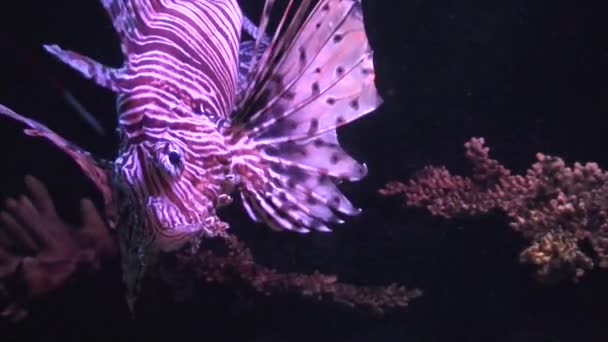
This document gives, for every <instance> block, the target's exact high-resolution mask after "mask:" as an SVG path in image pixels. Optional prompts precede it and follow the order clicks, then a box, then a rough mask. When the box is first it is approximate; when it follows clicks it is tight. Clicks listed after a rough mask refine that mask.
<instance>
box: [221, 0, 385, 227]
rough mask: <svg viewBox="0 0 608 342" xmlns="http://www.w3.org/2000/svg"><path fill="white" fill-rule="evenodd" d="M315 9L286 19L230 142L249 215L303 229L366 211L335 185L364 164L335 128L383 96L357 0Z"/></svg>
mask: <svg viewBox="0 0 608 342" xmlns="http://www.w3.org/2000/svg"><path fill="white" fill-rule="evenodd" d="M290 4H291V1H290V3H289V4H288V8H289V7H290ZM310 6H311V5H310V1H306V0H304V1H302V2H301V5H300V6H299V7H298V8H297V9H296V10H295V13H294V14H293V15H292V17H291V20H289V25H287V26H286V27H285V28H284V29H282V27H281V24H280V25H279V28H278V30H281V33H280V34H275V36H274V38H273V41H272V42H271V44H270V46H269V48H268V49H267V50H266V53H264V55H263V56H262V58H261V61H260V63H259V64H257V66H256V68H255V69H254V70H253V71H252V74H253V75H254V76H253V77H252V78H251V80H252V81H251V83H250V84H251V86H250V88H249V89H247V90H246V95H245V96H244V98H243V100H242V102H241V103H240V105H239V111H238V112H237V113H235V115H234V117H233V121H232V123H233V126H232V130H231V134H232V136H231V137H230V139H228V141H232V143H233V145H232V148H233V150H234V156H235V157H234V159H233V168H234V172H235V173H237V174H238V176H239V178H240V179H241V191H242V192H241V197H242V199H243V203H244V205H245V208H246V209H247V211H248V213H249V215H250V216H251V217H252V218H253V219H254V220H256V221H264V222H266V223H267V224H269V225H270V226H271V227H272V228H275V229H279V230H282V229H288V230H294V231H300V232H307V231H309V230H310V229H315V230H318V231H329V228H328V227H327V225H326V224H327V223H334V222H336V223H339V222H342V220H341V219H340V218H339V217H338V216H337V214H338V213H341V214H345V215H356V214H358V213H359V212H360V209H357V208H355V207H354V206H353V205H352V204H351V202H350V201H349V200H348V199H347V198H346V197H345V196H344V195H343V194H342V193H341V191H340V190H339V189H338V186H337V185H338V183H339V182H340V181H342V180H349V181H357V180H360V179H361V178H363V177H364V176H365V175H366V173H367V168H366V167H365V165H364V164H361V163H359V162H357V161H356V160H354V159H353V158H352V157H351V156H350V155H349V154H348V153H347V152H345V151H344V150H343V149H342V147H341V146H340V143H339V142H338V136H337V133H336V129H337V128H338V127H340V126H343V125H345V124H347V123H349V122H352V121H353V120H355V119H357V118H360V117H361V116H363V115H366V114H368V113H370V112H371V111H373V110H374V109H376V108H377V107H378V106H380V104H381V102H382V100H381V98H380V96H379V95H378V92H377V90H376V87H375V84H374V77H375V73H374V67H373V59H372V51H371V48H370V46H369V43H368V39H367V35H366V33H365V29H364V25H363V17H362V11H361V4H360V2H359V1H354V0H350V1H340V0H322V1H318V2H317V3H316V6H314V8H312V10H311V9H310V8H309V7H310ZM306 13H308V15H305V14H306ZM286 16H287V14H285V15H284V18H283V19H285V18H286ZM284 21H286V20H282V22H284Z"/></svg>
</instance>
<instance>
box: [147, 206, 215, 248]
mask: <svg viewBox="0 0 608 342" xmlns="http://www.w3.org/2000/svg"><path fill="white" fill-rule="evenodd" d="M195 203H196V202H191V203H187V205H189V206H193V205H194V204H195ZM185 204H186V203H183V202H181V203H174V202H172V201H171V200H170V199H169V198H167V197H150V198H148V203H147V205H146V211H147V215H148V217H149V218H150V221H149V224H150V227H149V228H150V230H151V231H152V234H153V235H154V237H155V241H156V242H157V245H158V247H159V248H160V249H161V250H163V251H171V250H175V249H177V248H180V247H181V246H183V245H184V244H185V243H187V242H189V241H190V240H192V239H194V238H196V237H198V236H201V235H205V234H206V233H207V230H208V228H207V226H208V225H209V217H210V216H213V215H210V212H209V209H208V207H207V206H206V205H204V204H203V203H198V204H197V205H196V208H187V207H185Z"/></svg>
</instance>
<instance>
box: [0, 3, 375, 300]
mask: <svg viewBox="0 0 608 342" xmlns="http://www.w3.org/2000/svg"><path fill="white" fill-rule="evenodd" d="M101 2H102V4H103V6H104V8H105V9H106V11H107V13H108V14H109V16H110V18H111V20H112V23H113V26H114V28H115V30H116V32H117V33H118V36H119V38H120V42H121V49H122V51H123V53H124V56H125V63H124V65H123V66H122V67H120V68H111V67H108V66H105V65H102V64H100V63H99V62H96V61H94V60H92V59H90V58H88V57H84V56H81V55H79V54H77V53H75V52H72V51H66V50H62V49H61V48H59V47H57V46H55V45H53V46H46V49H47V50H48V51H49V52H50V53H52V54H54V55H55V56H56V57H58V58H59V59H60V60H61V61H63V62H65V63H67V64H68V65H70V66H72V67H73V68H74V69H76V70H78V71H79V72H80V73H81V74H83V75H84V76H85V77H87V78H89V79H92V80H93V81H94V82H96V83H97V84H98V85H100V86H102V87H105V88H108V89H111V90H112V91H114V92H115V93H116V94H117V108H118V126H119V132H120V138H121V145H120V146H121V147H120V151H119V153H118V155H117V158H116V159H115V161H114V162H113V163H105V162H102V161H99V160H98V159H96V158H94V157H92V156H91V155H90V154H89V153H87V152H85V151H84V150H82V149H80V148H78V147H76V146H75V145H73V144H71V143H69V142H67V141H66V140H64V139H63V138H61V137H60V136H58V135H57V134H55V133H53V132H52V131H51V130H49V129H48V128H47V127H45V126H43V125H41V124H39V123H37V122H35V121H33V120H30V119H27V118H25V117H23V116H21V115H18V114H16V113H15V112H13V111H11V110H10V109H8V108H6V107H0V113H2V114H5V115H8V116H10V117H12V118H14V119H17V120H19V121H21V122H23V123H25V124H26V125H27V126H29V129H27V130H26V132H27V133H28V134H30V135H39V136H44V137H46V138H48V139H50V140H51V141H52V142H53V143H55V144H56V145H58V146H59V147H60V148H61V149H63V150H64V151H65V152H66V153H68V154H69V155H71V156H72V157H73V158H74V159H75V161H76V162H77V163H78V164H79V165H80V166H81V168H82V169H83V171H84V172H85V174H86V175H87V176H88V177H89V178H90V179H91V180H92V181H93V182H95V184H96V185H97V186H98V188H99V189H100V191H101V192H102V194H103V196H104V200H105V204H106V215H107V218H108V220H109V221H111V222H113V224H114V225H115V227H116V229H117V231H118V234H119V240H120V242H121V252H122V258H123V266H124V272H125V280H126V282H127V285H128V288H130V289H131V290H133V288H134V286H135V285H134V284H135V283H137V279H138V278H139V276H140V275H141V270H142V269H143V266H142V265H143V264H145V262H146V260H148V259H149V258H148V256H150V255H153V254H154V251H158V250H162V251H171V250H175V249H177V248H180V247H181V246H183V245H184V243H186V242H190V241H193V240H196V239H197V238H199V237H201V236H214V235H217V234H221V233H222V232H223V231H224V230H225V229H226V228H227V225H226V224H225V223H223V222H222V221H221V220H220V219H219V218H218V217H217V216H216V209H217V208H218V207H219V206H221V205H225V204H228V203H230V202H231V197H230V194H231V192H232V191H233V190H235V189H236V190H238V191H239V193H240V196H241V198H242V201H243V204H244V207H245V209H246V210H247V212H248V214H249V215H250V216H251V217H252V218H253V219H254V220H256V221H258V222H264V223H266V224H267V225H268V226H270V227H271V228H273V229H276V230H291V231H297V232H308V231H310V230H311V229H313V230H317V231H329V227H328V224H330V223H340V222H342V220H341V219H340V217H339V215H340V214H343V215H356V214H358V213H359V212H360V210H359V209H357V208H355V207H354V206H353V205H352V204H351V202H350V201H349V200H348V199H347V198H346V197H345V196H344V195H343V194H342V193H341V192H340V190H339V189H338V187H337V184H338V183H339V182H340V181H343V180H349V181H356V180H359V179H361V178H362V177H364V176H365V174H366V171H367V170H366V168H365V165H363V164H360V163H358V162H357V161H355V160H354V159H353V158H352V157H350V156H349V155H348V154H347V153H346V152H345V151H344V150H343V149H342V147H341V146H340V144H339V142H338V138H337V133H336V129H337V128H338V127H340V126H342V125H345V124H347V123H349V122H351V121H353V120H355V119H357V118H359V117H361V116H363V115H365V114H367V113H369V112H371V111H372V110H374V109H375V108H377V107H378V106H379V105H380V103H381V100H380V97H379V96H378V94H377V91H376V88H375V85H374V69H373V63H372V52H371V49H370V47H369V43H368V40H367V36H366V34H365V30H364V25H363V18H362V10H361V4H360V1H359V0H317V1H312V0H303V1H300V2H299V3H298V4H295V3H294V1H293V0H289V1H286V10H285V11H284V13H283V15H282V17H281V20H280V21H279V23H278V26H277V28H276V31H275V33H274V34H273V36H272V38H270V37H269V36H267V35H266V34H265V30H266V27H267V25H268V21H269V15H270V13H271V12H272V11H271V10H272V7H273V3H274V1H273V0H266V4H265V8H264V14H263V15H262V17H261V20H260V27H259V30H258V28H250V29H249V30H247V31H248V32H251V31H256V32H255V33H253V35H254V36H256V37H254V38H256V40H255V42H254V41H241V30H242V28H243V16H242V14H241V10H240V8H239V6H238V3H237V1H236V0H199V1H194V0H102V1H101ZM245 24H246V25H251V23H250V22H248V21H246V22H245Z"/></svg>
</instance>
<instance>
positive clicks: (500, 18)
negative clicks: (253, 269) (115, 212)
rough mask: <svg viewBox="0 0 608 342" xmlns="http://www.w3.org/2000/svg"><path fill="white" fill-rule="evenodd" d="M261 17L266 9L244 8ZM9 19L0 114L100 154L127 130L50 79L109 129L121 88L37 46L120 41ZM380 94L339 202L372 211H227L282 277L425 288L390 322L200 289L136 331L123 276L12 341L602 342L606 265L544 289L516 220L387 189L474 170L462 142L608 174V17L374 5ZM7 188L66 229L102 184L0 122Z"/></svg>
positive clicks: (507, 4) (91, 26) (540, 8)
mask: <svg viewBox="0 0 608 342" xmlns="http://www.w3.org/2000/svg"><path fill="white" fill-rule="evenodd" d="M245 2H246V3H247V6H245V11H246V12H247V13H248V14H250V15H251V16H252V17H254V16H255V14H256V13H259V12H256V11H258V10H259V8H260V5H261V4H262V1H261V0H256V1H243V3H245ZM14 3H16V2H13V3H11V5H10V6H8V5H5V6H3V9H2V12H1V14H0V16H1V20H2V24H1V25H2V30H1V31H0V32H1V33H0V34H1V36H0V39H1V40H0V47H1V49H2V50H1V51H2V54H1V58H2V60H1V63H0V103H3V104H5V105H8V106H9V107H11V108H13V109H15V110H16V111H18V112H20V113H22V114H25V115H28V116H31V117H33V118H36V119H39V120H40V121H42V122H43V123H45V124H46V125H48V126H49V127H51V128H53V129H54V130H55V131H57V132H58V133H60V134H62V135H63V136H65V137H67V138H68V139H70V140H72V141H75V142H77V143H78V144H79V145H81V146H83V147H85V148H87V149H89V150H90V151H92V152H94V153H97V154H99V155H102V156H105V157H109V158H110V157H112V156H113V153H114V152H115V151H116V142H115V140H114V135H113V134H109V135H107V136H105V137H100V136H98V135H96V134H95V133H94V132H93V131H92V130H91V129H90V128H89V127H88V126H87V125H86V124H85V123H84V122H83V121H82V120H81V119H80V118H79V117H78V115H77V114H76V112H75V111H74V110H73V109H72V108H71V107H70V106H69V105H68V104H67V103H66V102H65V100H64V99H63V97H62V96H61V92H60V91H59V90H58V88H54V87H53V84H52V82H50V81H48V79H49V77H50V79H54V80H56V81H58V82H60V83H61V84H62V85H63V87H65V88H66V89H69V90H70V91H71V92H72V93H73V94H74V95H75V96H76V97H77V98H78V99H79V100H80V101H81V102H82V103H83V104H84V105H85V106H86V107H87V109H89V111H91V112H92V113H94V114H95V115H96V116H97V117H98V118H100V120H101V121H102V123H103V126H104V127H105V129H106V130H107V131H109V132H110V133H112V130H113V128H114V127H115V121H116V116H115V110H114V99H113V95H112V94H111V93H109V92H108V91H105V90H103V89H100V88H98V87H97V86H95V85H94V84H93V83H92V82H89V81H86V80H83V79H82V78H81V77H80V76H79V75H78V74H77V73H76V72H73V71H71V70H70V69H69V68H68V67H66V66H64V65H61V64H60V63H59V62H57V61H55V60H54V59H53V58H52V57H50V56H48V55H46V54H45V53H44V52H43V51H42V49H41V44H43V43H57V44H60V45H61V46H62V47H63V48H68V49H73V50H76V51H79V52H81V53H83V54H85V55H88V56H91V57H94V58H95V59H97V60H100V61H102V62H104V63H106V64H110V65H114V66H118V65H120V64H121V62H122V56H121V53H120V49H119V46H118V41H117V38H116V37H115V35H114V32H113V29H112V27H111V25H110V22H109V20H108V19H107V17H106V15H105V12H104V11H103V9H102V7H101V5H100V4H98V2H97V1H67V0H55V1H34V0H22V1H20V2H19V5H14ZM364 13H365V16H366V24H367V30H368V34H369V38H370V41H371V43H372V46H373V48H374V50H375V64H376V70H377V85H378V87H379V90H380V93H381V94H382V96H383V98H384V100H385V103H384V104H383V106H382V107H381V108H380V109H379V110H378V111H376V112H374V113H373V114H371V115H369V116H367V117H365V118H363V119H361V120H360V121H358V122H356V123H354V124H352V125H350V126H349V127H347V128H344V129H342V130H341V131H340V135H341V140H342V142H343V145H344V146H345V147H346V148H347V149H348V150H349V151H350V152H352V154H353V155H354V156H355V157H356V158H358V159H360V160H363V161H365V162H366V163H367V165H368V167H369V170H370V172H369V176H368V177H367V178H366V179H364V180H363V181H361V182H359V183H355V184H349V185H345V187H344V189H345V192H346V193H347V194H348V196H349V197H350V198H351V199H352V200H353V201H354V203H355V204H357V205H359V206H361V207H362V208H364V213H363V214H362V215H361V216H359V217H357V218H354V219H350V220H349V221H348V223H347V224H345V225H344V226H341V227H339V228H337V229H336V231H335V232H334V233H332V234H309V235H306V236H302V235H297V234H289V233H284V234H277V233H272V232H270V231H269V230H268V229H265V227H263V226H262V225H256V224H253V223H251V221H250V220H249V219H248V218H247V216H246V214H245V213H244V211H243V210H242V208H241V207H240V204H239V203H237V204H235V205H233V206H232V207H230V208H228V209H225V210H223V211H222V213H221V214H222V217H223V218H224V219H225V220H227V221H229V222H230V223H231V225H232V227H233V228H232V229H233V231H234V232H235V233H237V234H238V235H239V236H240V237H241V238H242V239H243V240H245V241H246V242H247V243H248V244H249V246H250V247H251V248H252V250H253V252H254V253H255V255H256V257H257V258H258V261H259V262H261V263H263V264H265V265H268V266H272V267H276V268H278V269H280V270H284V271H300V272H311V271H312V270H315V269H319V270H321V271H322V272H325V273H336V274H338V275H339V276H340V278H341V279H342V280H344V281H349V282H354V283H358V284H368V285H381V284H389V283H391V282H399V283H404V284H406V285H408V286H411V287H418V288H421V289H422V290H424V296H423V297H422V298H420V299H418V300H415V301H414V302H412V304H411V306H410V307H408V308H406V309H403V310H397V311H395V312H393V313H391V314H389V315H386V316H385V317H383V318H377V317H373V316H371V315H369V314H367V313H365V312H359V311H356V310H350V309H346V308H343V307H340V306H338V305H333V304H331V303H316V302H311V301H308V300H305V299H301V298H300V297H298V296H271V297H263V296H259V295H257V294H255V293H253V292H251V291H250V290H249V289H248V288H246V287H238V286H223V287H211V286H200V287H197V288H196V289H194V294H193V295H192V296H191V297H190V298H188V299H187V300H185V301H179V300H175V299H174V297H173V294H172V292H171V291H169V290H166V289H163V288H162V287H158V288H157V289H156V290H154V289H151V290H149V291H148V295H147V298H146V303H147V304H144V306H143V307H142V312H141V314H140V315H139V318H138V320H137V321H135V322H133V321H130V320H129V319H128V312H127V309H126V305H125V303H124V300H123V297H122V288H121V283H120V275H119V273H118V268H117V267H116V265H111V266H110V267H108V268H107V269H106V270H104V272H102V273H100V274H98V275H96V276H94V277H91V278H90V279H83V280H81V281H80V282H77V283H75V284H72V285H71V286H69V287H67V288H66V289H64V290H62V291H59V292H58V293H56V294H55V295H52V296H49V297H47V298H45V299H44V300H42V301H41V302H39V303H38V304H37V305H36V306H35V307H34V308H33V311H32V313H31V317H30V318H29V319H28V320H26V321H25V322H22V323H20V324H17V325H14V324H8V323H6V322H1V323H0V336H2V340H3V341H12V340H19V341H26V340H45V341H55V340H56V341H66V340H75V341H91V340H103V341H108V340H121V339H124V338H137V340H144V339H147V338H152V339H154V340H156V339H160V338H162V339H166V340H169V339H170V340H176V341H182V340H186V339H188V340H191V341H195V340H196V341H203V340H205V341H321V340H322V341H607V340H608V327H607V326H606V323H607V322H606V314H607V313H608V290H607V289H608V272H606V271H605V270H595V271H592V272H591V273H590V274H588V275H587V276H585V277H584V278H583V280H582V281H581V282H580V283H578V284H572V283H569V282H564V283H561V284H559V285H554V286H546V285H541V284H539V283H537V282H536V281H535V280H534V277H533V275H534V268H532V267H530V266H527V265H522V264H520V263H519V262H518V254H519V251H520V250H521V249H522V248H523V247H524V246H525V241H524V240H523V239H522V238H521V237H520V236H519V235H517V234H516V233H515V232H513V231H511V230H510V228H509V227H508V224H507V221H506V220H505V219H504V218H503V217H484V218H472V219H463V220H453V221H444V220H441V219H438V218H433V217H431V216H430V215H429V214H428V213H426V212H424V211H420V210H410V209H404V208H402V207H401V205H400V203H399V201H398V200H397V199H387V198H382V197H380V196H379V195H377V192H376V190H377V189H378V188H379V187H380V186H382V185H383V184H384V183H385V182H386V181H389V180H393V179H407V178H408V177H411V176H412V175H413V173H414V172H415V171H416V170H418V169H420V168H422V167H423V166H424V165H427V164H443V165H446V166H448V167H449V168H450V169H451V170H453V171H455V172H459V173H461V172H462V173H466V172H468V169H467V166H468V165H467V163H466V161H465V159H464V156H463V144H464V142H465V141H466V140H468V139H469V138H470V137H472V136H483V137H486V139H487V142H488V145H489V146H490V147H491V149H492V155H493V157H495V158H497V159H499V160H501V161H502V162H503V163H504V164H505V165H506V166H507V167H509V168H511V169H513V170H514V171H515V172H523V171H525V169H526V168H527V167H528V166H529V165H530V164H531V163H533V162H534V155H535V153H536V152H543V153H546V154H552V155H559V156H561V157H563V158H564V159H565V160H566V161H567V162H569V163H571V162H574V161H581V162H585V161H597V162H598V163H599V164H600V166H603V167H608V154H607V153H606V147H607V144H606V136H605V131H606V130H607V129H608V124H607V123H606V121H605V120H604V117H605V116H606V115H607V114H608V96H607V93H606V92H607V90H608V86H607V81H606V80H607V76H608V72H607V71H608V44H607V43H606V42H607V40H606V37H607V35H606V33H608V30H607V28H608V24H607V20H606V11H605V8H604V6H603V5H600V2H599V1H596V2H593V3H591V2H590V3H582V2H575V1H572V0H554V1H523V0H511V1H503V0H496V1H423V0H412V1H388V0H386V1H366V2H364ZM0 136H1V142H2V145H1V146H2V155H1V156H0V163H1V166H0V170H1V171H2V177H0V194H1V195H2V196H3V197H6V196H10V195H14V194H17V193H21V192H23V191H24V187H23V184H22V183H23V182H22V177H23V175H25V174H26V173H31V174H33V175H35V176H37V177H39V178H40V179H42V180H43V181H44V182H45V183H46V184H48V186H49V188H50V190H51V192H52V193H53V195H54V196H55V199H56V201H57V206H58V207H59V210H60V212H61V214H62V215H64V217H66V219H68V220H70V221H71V222H74V223H77V220H78V211H77V208H78V199H79V198H81V197H83V196H92V197H93V198H94V199H95V200H97V201H98V202H97V203H99V198H98V196H97V194H96V193H95V191H94V188H93V186H92V185H91V184H90V183H89V182H88V181H87V180H86V179H85V178H84V177H83V176H82V174H81V173H80V171H79V170H78V168H77V166H76V165H75V164H74V163H73V162H72V161H71V160H70V159H69V158H68V157H66V156H65V155H63V154H62V153H61V152H60V151H58V150H56V149H55V148H54V147H53V146H51V144H49V143H47V142H46V141H44V140H42V139H37V138H30V137H25V136H24V135H23V134H22V133H21V131H20V126H19V125H17V124H15V123H13V122H10V121H9V120H6V119H2V120H1V123H0Z"/></svg>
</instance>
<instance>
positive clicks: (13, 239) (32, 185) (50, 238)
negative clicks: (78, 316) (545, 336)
mask: <svg viewBox="0 0 608 342" xmlns="http://www.w3.org/2000/svg"><path fill="white" fill-rule="evenodd" d="M26 186H27V188H28V190H29V192H30V196H26V195H22V196H20V198H19V199H18V200H15V199H9V200H8V201H7V211H3V212H2V213H0V314H1V316H2V317H6V318H8V319H11V320H13V321H19V320H22V319H23V318H25V317H26V316H27V313H28V311H27V307H28V304H29V303H30V302H31V301H33V300H35V299H36V298H38V297H41V296H43V295H45V294H48V293H49V292H52V291H54V290H56V289H58V288H60V287H63V286H65V284H66V283H67V282H69V281H75V280H76V279H77V278H78V276H79V275H81V274H83V273H91V272H95V271H97V270H98V269H99V267H100V266H101V265H102V264H103V263H104V262H108V261H110V260H112V259H114V258H116V257H117V256H118V248H117V244H116V242H115V240H114V238H113V236H112V234H111V231H110V230H109V228H108V227H107V225H106V224H105V223H104V222H103V220H102V219H101V215H100V213H99V212H98V211H97V209H96V208H95V206H94V205H93V203H92V202H91V201H90V200H87V199H84V200H82V202H81V216H82V227H80V228H76V227H72V226H71V225H69V224H67V223H66V222H65V221H64V220H63V219H62V218H61V217H59V216H58V214H57V212H56V211H55V208H54V204H53V201H52V198H51V196H50V194H49V193H48V191H47V189H46V187H45V186H44V184H43V183H41V182H40V181H38V180H37V179H35V178H34V177H31V176H28V177H26ZM222 241H224V242H225V244H226V246H227V247H228V248H227V250H228V252H227V253H224V254H222V253H219V252H216V251H212V250H208V249H204V248H192V249H189V248H185V249H184V250H183V251H181V252H180V253H179V254H178V255H177V260H178V264H177V267H178V269H177V271H178V272H183V273H184V274H192V273H194V274H195V275H196V277H197V279H198V280H200V281H205V282H210V283H227V282H241V283H245V284H248V285H250V286H252V287H253V288H254V289H255V290H256V291H259V292H261V293H264V294H268V295H270V294H271V293H276V292H287V293H296V294H297V293H299V294H301V295H303V296H306V297H312V298H315V299H317V300H323V299H328V300H332V301H334V302H337V303H341V304H344V305H347V306H351V307H361V308H367V309H369V310H371V312H373V313H377V314H382V313H384V312H386V310H387V309H391V308H396V307H404V306H407V304H408V303H409V301H410V300H411V299H413V298H415V297H418V296H420V295H421V291H419V290H417V289H411V290H410V289H406V288H405V287H403V286H398V285H395V284H393V285H389V286H386V287H366V286H357V285H351V284H345V283H341V282H339V281H338V279H337V277H336V276H333V275H324V274H321V273H318V272H315V273H313V274H310V275H305V274H299V273H280V272H277V271H276V270H273V269H270V268H267V267H264V266H261V265H259V264H257V263H256V262H255V260H254V258H253V255H252V253H251V251H250V250H249V248H248V247H247V246H246V245H245V244H244V243H242V242H241V241H239V240H238V239H237V237H236V236H234V235H231V234H224V235H223V239H222ZM172 271H173V272H175V270H172Z"/></svg>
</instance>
